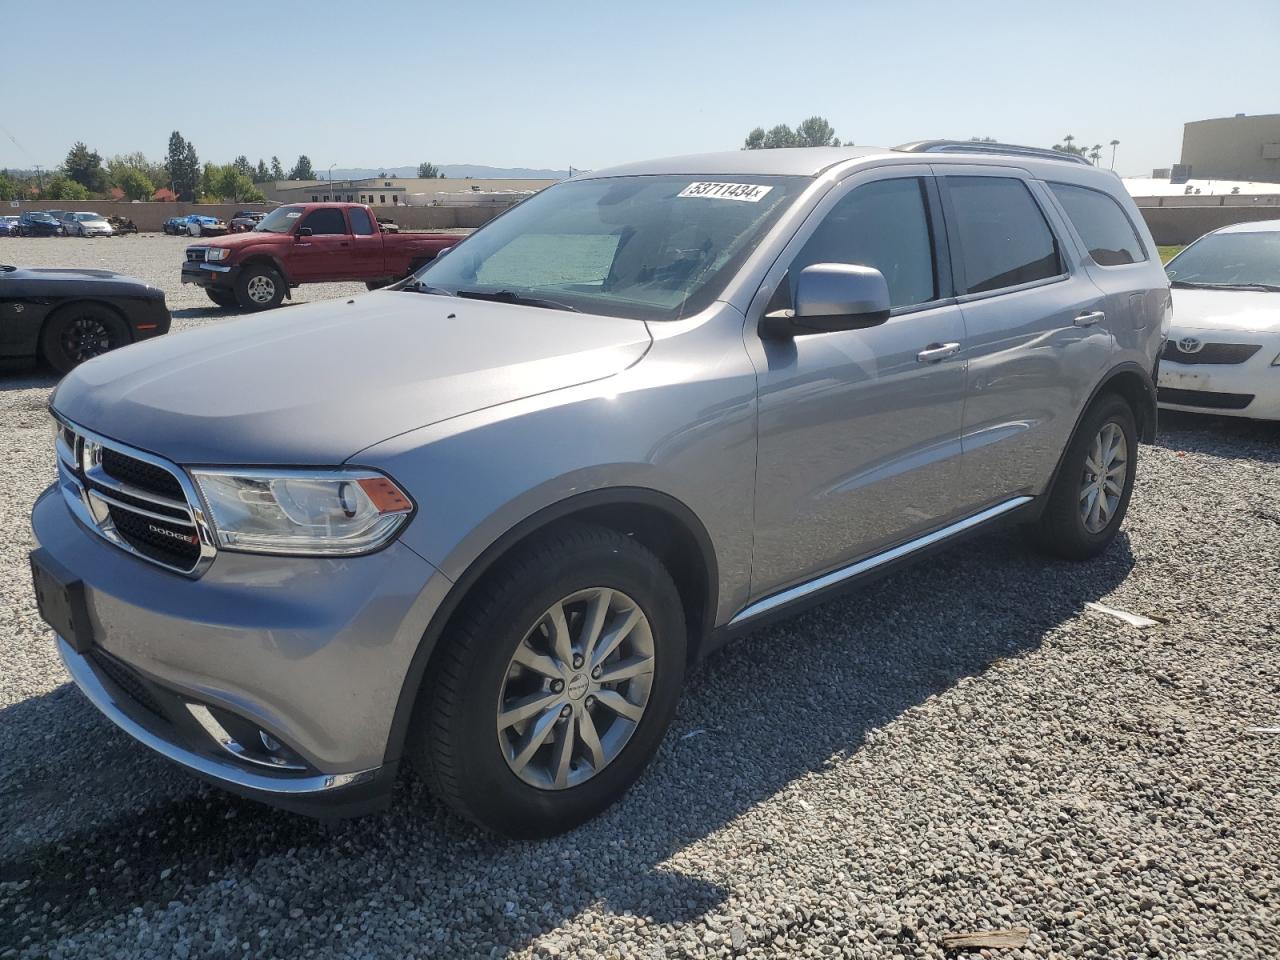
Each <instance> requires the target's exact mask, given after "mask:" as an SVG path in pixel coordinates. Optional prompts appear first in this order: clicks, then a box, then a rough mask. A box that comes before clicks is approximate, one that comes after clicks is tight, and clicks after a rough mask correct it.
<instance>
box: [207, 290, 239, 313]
mask: <svg viewBox="0 0 1280 960" xmlns="http://www.w3.org/2000/svg"><path fill="white" fill-rule="evenodd" d="M204 292H205V293H206V294H207V295H208V297H209V299H210V300H212V301H213V302H214V303H216V304H217V305H218V306H220V307H224V308H227V309H230V308H232V307H236V306H238V305H239V304H237V303H236V295H235V294H234V293H233V292H232V291H230V290H210V289H208V288H207V287H206V288H205V291H204Z"/></svg>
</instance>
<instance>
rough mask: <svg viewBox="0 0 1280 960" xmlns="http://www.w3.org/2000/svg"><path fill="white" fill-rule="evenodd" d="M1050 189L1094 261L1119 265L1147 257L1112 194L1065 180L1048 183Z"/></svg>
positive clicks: (1130, 224)
mask: <svg viewBox="0 0 1280 960" xmlns="http://www.w3.org/2000/svg"><path fill="white" fill-rule="evenodd" d="M1049 189H1050V190H1052V191H1053V195H1054V196H1055V197H1057V198H1058V202H1059V203H1061V204H1062V206H1063V209H1065V210H1066V211H1067V216H1068V217H1070V218H1071V225H1072V226H1074V227H1075V228H1076V233H1078V234H1080V239H1081V240H1083V241H1084V245H1085V246H1086V247H1088V248H1089V256H1091V257H1093V262H1094V263H1097V264H1099V265H1100V266H1103V267H1118V266H1121V265H1122V264H1126V263H1138V262H1139V261H1141V260H1145V259H1147V255H1146V254H1145V253H1144V252H1143V250H1142V242H1141V241H1140V240H1139V239H1138V235H1137V233H1135V232H1134V229H1133V224H1132V223H1131V222H1130V221H1129V218H1128V217H1127V216H1125V213H1124V210H1122V209H1121V208H1120V204H1118V203H1116V202H1115V200H1113V199H1111V197H1109V196H1107V195H1106V194H1105V193H1102V192H1101V191H1099V190H1090V189H1088V188H1087V187H1076V186H1072V185H1071V184H1068V183H1051V184H1049Z"/></svg>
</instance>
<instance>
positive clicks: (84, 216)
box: [76, 213, 102, 220]
mask: <svg viewBox="0 0 1280 960" xmlns="http://www.w3.org/2000/svg"><path fill="white" fill-rule="evenodd" d="M76 219H77V220H101V219H102V214H100V213H77V214H76Z"/></svg>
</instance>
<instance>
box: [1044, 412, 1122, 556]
mask: <svg viewBox="0 0 1280 960" xmlns="http://www.w3.org/2000/svg"><path fill="white" fill-rule="evenodd" d="M1137 460H1138V430H1137V425H1136V423H1135V421H1134V416H1133V408H1132V407H1130V406H1129V403H1128V401H1127V400H1125V399H1124V398H1123V397H1121V396H1118V395H1117V394H1114V393H1108V394H1103V395H1102V396H1101V397H1099V398H1098V400H1096V401H1095V402H1094V404H1093V406H1092V407H1090V408H1089V411H1088V412H1087V413H1086V414H1085V415H1084V418H1083V419H1082V420H1081V421H1080V426H1079V428H1078V429H1077V430H1076V435H1075V437H1073V438H1072V440H1071V445H1070V446H1069V447H1068V448H1067V453H1066V456H1065V458H1064V460H1063V462H1062V469H1061V470H1059V471H1058V477H1057V479H1056V480H1055V481H1054V484H1053V488H1052V489H1051V490H1050V491H1049V494H1048V496H1049V500H1048V503H1047V504H1046V505H1045V509H1044V513H1043V514H1042V515H1041V517H1040V520H1039V522H1037V523H1036V524H1035V525H1033V526H1032V527H1030V528H1029V529H1028V531H1027V532H1028V533H1029V534H1030V536H1031V539H1032V541H1033V542H1034V543H1035V544H1036V545H1037V546H1038V547H1040V548H1041V549H1042V550H1044V551H1045V552H1046V553H1051V554H1054V555H1055V556H1059V557H1063V558H1065V559H1067V560H1088V559H1090V558H1092V557H1096V556H1097V555H1098V554H1100V553H1101V552H1102V551H1103V550H1105V549H1106V548H1107V546H1108V544H1110V543H1111V541H1112V540H1114V539H1115V536H1116V534H1117V533H1119V532H1120V524H1121V523H1122V522H1123V521H1124V515H1125V512H1126V511H1127V510H1128V508H1129V497H1130V495H1131V494H1132V493H1133V480H1134V468H1135V467H1136V466H1137Z"/></svg>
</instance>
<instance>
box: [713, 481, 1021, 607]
mask: <svg viewBox="0 0 1280 960" xmlns="http://www.w3.org/2000/svg"><path fill="white" fill-rule="evenodd" d="M1031 500H1032V498H1031V497H1014V498H1013V499H1012V500H1006V501H1005V502H1004V503H1000V504H996V505H995V506H994V507H990V508H988V509H986V510H983V511H982V512H981V513H975V514H974V515H973V516H971V517H966V518H965V519H963V520H959V521H957V522H955V523H953V524H951V525H950V526H947V527H943V528H942V529H941V530H935V531H933V533H928V534H925V535H924V536H923V537H920V538H918V539H916V540H911V541H909V542H907V543H904V544H901V545H899V546H896V547H893V548H892V549H890V550H886V551H885V552H884V553H877V554H876V555H875V556H873V557H867V559H865V560H859V561H858V562H857V563H852V564H850V565H849V566H847V567H841V568H840V569H839V570H833V571H831V572H830V573H827V574H823V575H822V576H820V577H817V578H816V579H813V580H808V581H806V582H804V583H801V584H798V585H797V586H794V587H791V588H790V589H787V590H783V591H782V592H781V593H775V594H773V595H772V596H768V597H765V598H764V599H763V600H757V601H756V602H755V603H753V604H751V605H750V606H747V607H744V608H743V609H742V610H741V611H740V612H739V613H738V615H737V616H735V617H734V618H733V619H732V620H730V621H729V626H731V627H733V626H737V625H738V624H740V623H742V622H743V621H745V620H750V619H751V618H752V617H758V616H760V615H761V614H762V613H768V612H769V611H770V610H773V609H775V608H777V607H780V606H782V605H783V604H787V603H791V602H792V601H793V600H799V599H800V598H801V597H805V596H808V595H809V594H811V593H815V592H816V591H818V590H823V589H825V588H827V587H830V586H834V585H835V584H837V583H840V582H842V581H844V580H849V579H851V578H853V577H856V576H858V575H859V574H863V573H866V572H867V571H869V570H874V569H875V568H876V567H879V566H883V565H884V564H886V563H890V562H892V561H894V560H897V559H899V558H901V557H905V556H907V555H908V554H912V553H915V552H916V551H917V550H923V549H924V548H925V547H930V546H932V545H933V544H935V543H939V542H941V541H943V540H946V539H947V538H949V537H954V536H955V535H956V534H958V533H963V532H964V531H966V530H971V529H973V528H974V527H976V526H980V525H981V524H984V523H986V522H987V521H988V520H994V519H995V518H996V517H998V516H1000V515H1001V514H1004V513H1008V512H1009V511H1010V510H1014V509H1016V508H1018V507H1020V506H1022V505H1023V504H1026V503H1030V502H1031Z"/></svg>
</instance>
